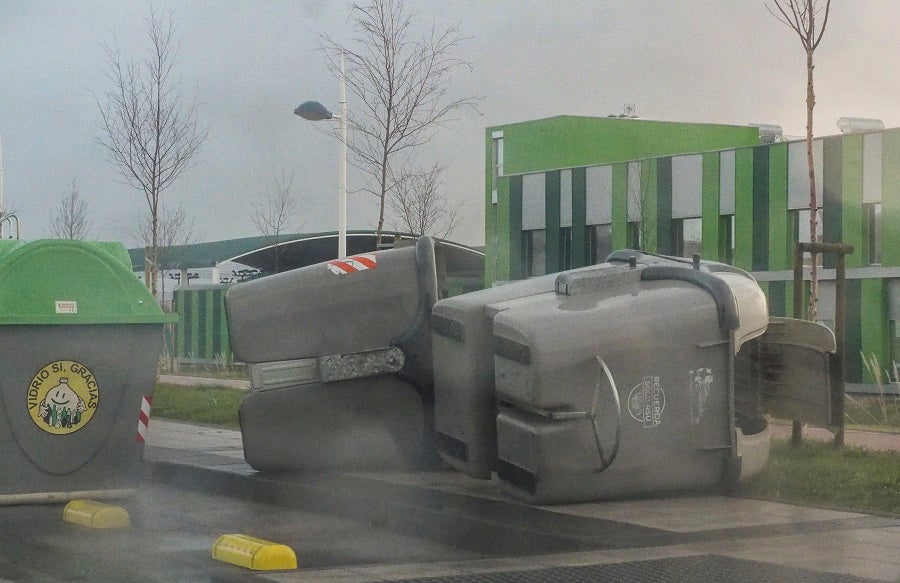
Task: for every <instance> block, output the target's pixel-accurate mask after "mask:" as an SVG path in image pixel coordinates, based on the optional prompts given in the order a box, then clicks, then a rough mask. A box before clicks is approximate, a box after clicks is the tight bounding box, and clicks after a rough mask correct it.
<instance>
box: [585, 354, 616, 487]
mask: <svg viewBox="0 0 900 583" xmlns="http://www.w3.org/2000/svg"><path fill="white" fill-rule="evenodd" d="M596 358H597V362H599V363H600V368H601V369H602V370H603V373H604V374H605V375H606V380H608V381H609V387H610V389H611V390H612V396H613V402H614V403H615V404H616V438H615V441H614V442H613V448H612V452H611V453H610V454H609V457H608V458H607V457H606V455H605V454H604V453H603V445H602V444H601V443H600V428H599V427H598V426H597V405H598V398H599V397H600V382H599V381H597V389H596V390H595V391H594V402H593V404H592V405H591V414H590V419H591V426H592V427H593V428H594V440H595V441H596V442H597V452H598V453H599V454H600V467H599V468H597V470H596V471H598V472H602V471H604V470H605V469H607V468H608V467H609V466H611V465H612V463H613V461H615V459H616V454H618V453H619V442H620V440H621V438H622V403H621V402H620V401H619V390H618V389H617V388H616V381H615V379H613V376H612V373H611V372H610V371H609V367H608V366H606V361H604V360H603V359H602V358H600V356H597V357H596Z"/></svg>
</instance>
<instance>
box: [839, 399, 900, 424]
mask: <svg viewBox="0 0 900 583" xmlns="http://www.w3.org/2000/svg"><path fill="white" fill-rule="evenodd" d="M844 423H846V425H847V427H858V428H860V429H877V430H880V431H898V430H900V397H898V396H897V395H881V396H874V397H861V396H858V395H857V396H855V397H854V396H852V395H847V400H846V402H845V404H844Z"/></svg>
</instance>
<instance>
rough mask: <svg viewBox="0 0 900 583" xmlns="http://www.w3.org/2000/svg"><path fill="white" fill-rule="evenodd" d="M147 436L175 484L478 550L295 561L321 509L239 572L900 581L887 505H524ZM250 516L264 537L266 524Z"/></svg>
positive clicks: (158, 430)
mask: <svg viewBox="0 0 900 583" xmlns="http://www.w3.org/2000/svg"><path fill="white" fill-rule="evenodd" d="M786 429H787V433H786V435H789V433H790V428H789V427H788V428H786ZM848 437H849V436H848ZM854 439H856V437H854ZM848 441H849V439H848ZM147 445H148V447H147V449H146V450H145V458H146V459H147V461H148V462H149V463H150V465H151V468H153V467H155V468H157V470H154V471H153V473H154V474H155V476H156V477H155V479H157V480H160V479H161V478H160V476H162V477H164V478H165V479H167V480H168V481H169V483H171V484H173V485H177V486H178V487H180V488H187V489H196V490H198V491H202V492H211V493H218V494H223V495H230V496H233V497H235V499H236V500H237V499H244V500H247V501H257V502H265V503H268V504H271V503H273V501H274V503H276V504H279V505H285V506H288V507H290V508H291V509H292V510H303V511H308V512H311V513H315V515H320V516H323V517H326V516H331V517H340V518H341V519H348V520H352V521H356V522H357V523H358V524H362V525H368V528H370V529H371V528H372V527H373V526H374V527H375V530H374V532H375V534H374V535H373V536H374V538H373V540H372V541H371V543H370V544H371V545H375V546H377V545H378V544H379V543H378V535H377V532H379V531H378V529H382V531H381V532H385V533H386V532H391V533H394V534H397V533H399V534H400V535H402V536H406V537H409V540H410V541H411V544H422V545H425V546H428V545H430V546H431V547H434V546H435V545H446V548H448V549H453V548H455V549H458V550H461V551H465V552H466V553H468V554H471V555H473V556H475V557H476V558H473V559H469V560H460V559H458V558H455V559H454V558H452V557H451V556H449V555H441V557H442V558H441V559H440V560H438V561H436V562H435V561H433V560H432V561H429V562H413V563H410V562H404V561H402V560H399V561H398V560H397V559H396V558H393V559H385V562H379V563H375V564H370V563H364V564H359V563H356V562H354V561H352V560H351V561H347V560H346V559H344V558H343V557H346V556H353V552H354V549H350V548H347V549H345V548H341V547H342V546H344V545H337V547H336V548H335V549H334V551H333V556H332V560H331V561H330V562H327V563H326V564H319V565H315V566H312V567H311V566H308V565H307V566H306V567H304V543H303V542H302V541H303V540H306V539H304V538H303V537H304V536H306V537H308V536H309V532H311V531H310V529H312V531H313V532H316V533H317V534H316V536H317V537H318V536H320V535H321V536H322V537H334V538H335V540H341V536H340V533H339V532H337V533H332V532H330V531H329V530H328V526H327V524H328V522H327V520H325V521H323V522H321V523H320V522H317V521H313V522H307V523H304V524H298V525H297V531H295V532H294V533H293V534H292V533H291V532H289V531H279V532H278V533H272V535H271V536H272V537H273V538H278V539H279V541H280V542H283V544H288V545H289V546H291V545H292V544H293V545H295V546H292V548H295V547H296V548H295V552H296V553H297V556H298V560H299V562H300V569H298V570H297V571H293V572H281V573H260V574H256V575H255V576H254V575H251V574H249V573H246V572H242V573H241V574H242V576H246V577H248V578H251V577H252V578H254V580H263V581H277V582H281V583H293V582H307V581H319V582H324V583H328V582H335V583H336V582H339V581H340V582H343V583H365V582H374V581H397V580H404V581H414V580H415V581H418V580H420V579H422V580H424V579H423V578H426V577H434V579H429V580H428V581H429V583H470V582H472V581H480V580H490V581H495V582H501V583H505V582H515V581H584V580H622V579H627V580H633V581H638V580H650V579H652V580H659V581H686V582H690V581H697V582H700V581H711V580H716V581H735V582H737V581H758V580H772V581H781V580H790V581H792V582H793V583H803V582H817V583H831V582H837V581H850V582H852V583H865V582H872V581H880V582H894V583H897V582H898V581H900V555H898V554H897V552H896V550H897V549H898V548H900V520H896V519H890V518H883V517H876V516H870V515H865V514H860V513H851V512H838V511H832V510H823V509H817V508H806V507H802V506H796V505H791V504H780V503H774V502H766V501H759V500H745V499H741V498H731V497H728V496H718V495H687V496H676V497H669V498H659V499H640V500H622V501H618V500H617V501H608V502H599V503H587V504H569V505H559V506H529V505H527V504H523V503H521V502H518V501H516V500H513V499H510V498H508V497H507V496H505V495H504V494H503V493H502V491H501V490H500V489H499V487H498V485H497V484H496V483H493V482H490V481H484V480H475V479H472V478H469V477H468V476H465V475H463V474H461V473H459V472H454V471H436V472H408V473H401V472H384V473H356V474H314V475H308V474H304V475H301V476H294V477H288V476H282V477H275V476H262V475H260V474H258V473H256V472H255V471H254V470H253V469H252V468H250V466H248V465H247V464H246V463H245V462H244V460H243V449H242V445H241V436H240V432H239V431H235V430H227V429H218V428H210V427H201V426H196V425H191V424H186V423H175V422H169V421H164V420H159V419H154V420H152V421H151V423H150V428H149V433H148V439H147ZM891 445H892V447H893V444H891ZM236 503H238V502H236ZM331 520H333V519H331ZM385 529H386V530H385ZM259 530H260V532H259V533H258V535H259V536H263V538H265V535H266V534H267V531H266V525H265V524H260V528H259ZM382 536H383V535H382ZM416 541H418V543H417V542H416ZM367 544H368V543H367ZM488 574H490V575H488Z"/></svg>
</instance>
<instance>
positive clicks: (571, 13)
mask: <svg viewBox="0 0 900 583" xmlns="http://www.w3.org/2000/svg"><path fill="white" fill-rule="evenodd" d="M410 4H411V5H412V6H413V7H414V8H415V10H416V11H417V13H418V15H419V22H421V24H422V27H423V28H426V27H428V26H430V25H431V23H432V21H434V22H435V23H436V25H437V26H438V28H442V27H446V26H449V25H452V24H458V25H459V28H460V31H461V33H462V35H464V36H465V37H467V39H466V40H465V41H463V42H462V44H461V45H460V47H459V51H458V56H460V57H462V58H464V59H466V60H468V61H470V62H471V63H472V67H473V70H472V71H471V72H469V71H462V70H461V71H459V72H458V74H457V75H456V76H455V77H454V82H453V87H452V89H451V91H452V93H454V94H455V95H458V96H469V95H478V96H481V97H483V101H482V102H481V105H480V106H479V110H478V111H464V112H461V114H460V116H459V120H458V121H457V122H455V123H453V124H451V125H450V126H449V127H448V128H447V129H444V130H442V131H441V133H440V134H439V135H438V137H437V138H436V139H435V141H434V144H433V147H432V148H430V149H429V150H428V151H426V152H423V154H422V156H421V157H422V158H423V161H425V162H430V161H432V160H434V161H437V162H439V163H441V164H443V165H445V166H446V167H447V170H446V171H445V173H444V188H445V190H446V192H447V193H448V195H449V196H450V197H451V198H452V199H453V200H454V201H460V202H462V203H463V210H462V212H461V219H462V223H461V224H460V225H459V227H458V228H457V230H456V231H455V233H454V236H453V238H455V239H457V240H459V241H461V242H464V243H468V244H474V245H480V244H483V241H484V220H483V215H484V211H483V204H484V202H483V197H484V192H483V189H484V159H483V157H484V154H483V152H484V128H485V127H488V126H492V125H499V124H504V123H509V122H516V121H523V120H529V119H537V118H543V117H550V116H555V115H566V114H569V115H587V116H605V115H607V114H611V113H620V112H621V111H622V109H623V106H624V104H626V103H633V104H635V107H636V113H637V114H638V115H639V116H640V117H641V118H644V119H654V120H665V121H684V122H711V123H723V124H741V125H743V124H749V123H766V124H776V125H780V126H782V127H783V128H784V132H785V134H787V135H793V136H801V135H803V134H804V132H805V123H806V121H805V102H804V100H805V82H806V79H805V60H804V55H803V51H802V49H801V47H800V43H799V40H798V39H797V37H796V35H795V33H794V32H793V31H791V30H790V29H788V28H787V27H785V26H784V25H782V24H779V23H778V22H776V21H775V19H774V18H773V17H772V16H771V15H770V14H768V13H767V12H766V9H765V7H764V3H763V1H762V0H726V1H714V2H710V1H709V0H655V1H654V0H630V1H628V2H621V1H619V0H615V1H613V0H591V1H562V0H558V1H552V2H551V1H547V0H502V1H501V0H419V1H413V2H410ZM148 6H149V4H147V3H146V2H141V1H134V2H132V1H118V2H115V1H110V0H79V1H77V2H70V1H63V0H58V1H46V0H0V140H2V151H3V162H2V167H3V170H4V186H5V188H4V199H5V201H6V203H7V204H8V205H10V204H11V206H13V207H14V208H15V209H17V210H18V214H19V217H20V219H21V223H22V231H23V238H26V239H35V238H39V237H44V236H49V235H50V223H51V220H52V216H53V213H54V212H55V209H56V208H57V207H58V206H59V204H60V201H61V199H62V197H63V195H64V194H65V193H66V191H67V189H68V186H69V185H70V184H71V183H72V181H75V182H76V183H77V185H78V189H79V191H80V192H81V195H82V197H83V198H84V199H85V200H86V201H87V204H88V211H89V214H90V220H91V223H92V234H93V235H94V238H98V239H103V240H118V241H123V242H124V243H126V244H127V245H134V244H135V240H134V237H133V233H134V231H135V225H136V223H137V217H138V216H139V214H140V213H141V211H142V210H143V209H144V207H145V206H146V203H145V202H144V199H143V196H142V195H141V193H139V192H138V191H135V190H133V189H131V188H129V187H128V186H126V185H124V184H123V183H122V181H121V178H120V177H119V175H118V174H117V171H116V169H115V168H114V167H113V166H112V165H111V164H110V162H109V161H108V159H107V157H106V155H105V153H104V150H103V149H102V147H101V146H100V145H99V144H98V143H97V136H98V135H100V134H99V131H100V130H99V126H98V122H99V118H98V111H97V105H96V102H95V99H94V95H95V94H96V95H100V94H101V93H102V91H103V90H104V89H105V88H106V87H107V85H105V80H104V77H103V75H102V68H103V64H104V54H103V50H102V48H101V43H102V42H103V41H104V40H106V41H111V40H112V39H113V38H115V39H116V40H117V42H118V44H119V46H120V47H121V49H122V51H123V53H124V54H125V55H128V56H134V57H139V56H140V54H141V53H140V51H141V50H143V49H144V48H145V47H146V46H147V43H146V26H145V23H144V18H145V17H146V16H147V14H148V12H149V10H148ZM153 6H155V7H156V8H157V10H158V11H160V12H163V13H168V12H169V11H172V12H173V15H174V22H175V25H176V27H177V34H178V38H179V40H180V43H181V50H180V65H179V68H178V75H179V77H180V78H181V79H182V80H183V82H184V84H185V90H186V92H187V93H188V95H189V96H190V97H191V98H194V97H195V98H196V101H197V108H198V114H199V119H200V122H201V123H202V124H204V125H207V126H209V128H210V130H209V137H208V139H207V140H206V142H205V143H204V145H203V148H202V150H201V152H200V153H199V155H198V156H197V158H196V160H195V163H194V165H193V167H192V168H191V169H189V170H188V171H187V172H186V173H185V174H184V175H183V176H182V177H181V178H180V179H179V180H178V182H176V183H175V185H174V186H173V187H172V188H171V190H169V191H168V192H167V193H166V194H165V197H166V200H172V201H175V200H177V201H180V202H181V203H182V204H183V205H184V206H185V208H186V209H187V211H188V212H189V214H190V215H191V216H192V217H193V218H194V220H195V221H196V223H195V227H194V238H195V239H196V240H197V241H213V240H218V239H226V238H235V237H245V236H252V235H256V234H258V233H257V231H256V230H255V228H254V226H253V222H252V220H251V212H252V211H251V208H252V204H253V203H254V202H255V201H258V200H260V197H262V196H263V195H264V193H265V192H266V189H268V188H271V184H272V181H273V179H274V177H275V176H276V175H277V174H280V173H281V171H282V169H283V170H284V171H285V172H286V173H287V174H288V175H293V176H294V177H295V182H294V184H295V190H296V193H297V196H298V197H299V199H300V203H301V206H302V209H303V217H302V224H301V225H299V230H303V231H307V232H313V231H322V230H335V229H336V223H337V201H336V193H337V169H338V153H339V148H338V143H337V142H336V141H335V140H334V138H332V137H331V136H328V135H326V134H324V133H322V132H319V131H316V128H314V127H312V124H311V122H306V121H303V120H301V119H300V118H298V117H296V116H294V115H293V114H292V111H293V109H294V107H295V106H296V105H297V104H299V103H300V102H302V101H306V100H310V99H315V100H318V101H321V102H322V103H324V104H325V105H326V106H328V107H330V108H332V109H333V110H336V109H337V99H338V84H337V81H336V80H335V79H334V78H332V77H330V76H329V73H328V71H327V69H326V67H325V64H324V62H323V59H322V55H321V54H320V53H319V52H318V51H317V47H318V46H319V34H321V33H327V34H329V35H330V36H332V37H333V38H334V39H336V40H338V41H343V40H347V39H349V38H350V36H351V35H352V29H351V26H350V23H349V22H348V19H347V14H348V3H346V2H343V1H341V0H295V1H293V2H289V1H274V0H253V1H250V0H247V1H241V0H230V1H228V2H221V1H218V0H208V1H199V0H196V1H191V0H181V1H168V0H167V1H163V0H155V1H154V2H153ZM898 30H900V2H896V1H895V0H855V1H854V0H838V1H836V2H835V3H834V6H833V8H832V15H831V19H830V21H829V25H828V30H827V31H826V34H825V39H824V40H823V41H822V44H821V46H820V47H819V50H818V52H817V53H816V65H817V66H816V92H817V98H818V101H817V106H816V126H815V131H816V133H817V135H828V134H834V133H837V132H838V130H837V127H836V125H835V122H836V120H837V118H839V117H841V116H854V117H874V118H879V119H881V120H883V121H884V123H885V125H886V126H887V127H897V126H900V74H898V73H897V71H896V68H897V61H898V58H900V34H898ZM353 105H354V104H353V102H352V98H351V101H350V107H351V108H352V107H353ZM358 181H359V177H358V176H355V175H354V174H351V177H350V187H351V188H354V187H359V182H358ZM348 213H349V226H350V228H351V229H355V228H373V226H374V223H375V221H376V218H377V212H376V207H375V205H374V199H372V198H371V197H370V196H368V195H365V194H352V195H351V196H350V200H349V203H348Z"/></svg>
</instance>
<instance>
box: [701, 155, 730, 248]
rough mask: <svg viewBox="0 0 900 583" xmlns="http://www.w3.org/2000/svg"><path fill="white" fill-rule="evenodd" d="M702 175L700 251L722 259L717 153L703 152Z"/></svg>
mask: <svg viewBox="0 0 900 583" xmlns="http://www.w3.org/2000/svg"><path fill="white" fill-rule="evenodd" d="M702 172H703V176H702V178H701V180H702V182H701V185H702V186H701V189H702V192H701V197H702V202H701V204H702V219H703V224H702V229H703V230H702V233H701V236H700V253H701V255H702V256H703V257H704V258H706V259H713V260H716V261H722V260H724V259H725V258H724V257H723V255H724V252H725V249H724V248H723V246H722V239H721V235H722V233H721V232H720V231H722V230H723V229H722V228H721V227H722V226H723V225H722V221H721V220H720V218H719V198H720V192H719V153H718V152H707V153H705V154H703V171H702Z"/></svg>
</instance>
